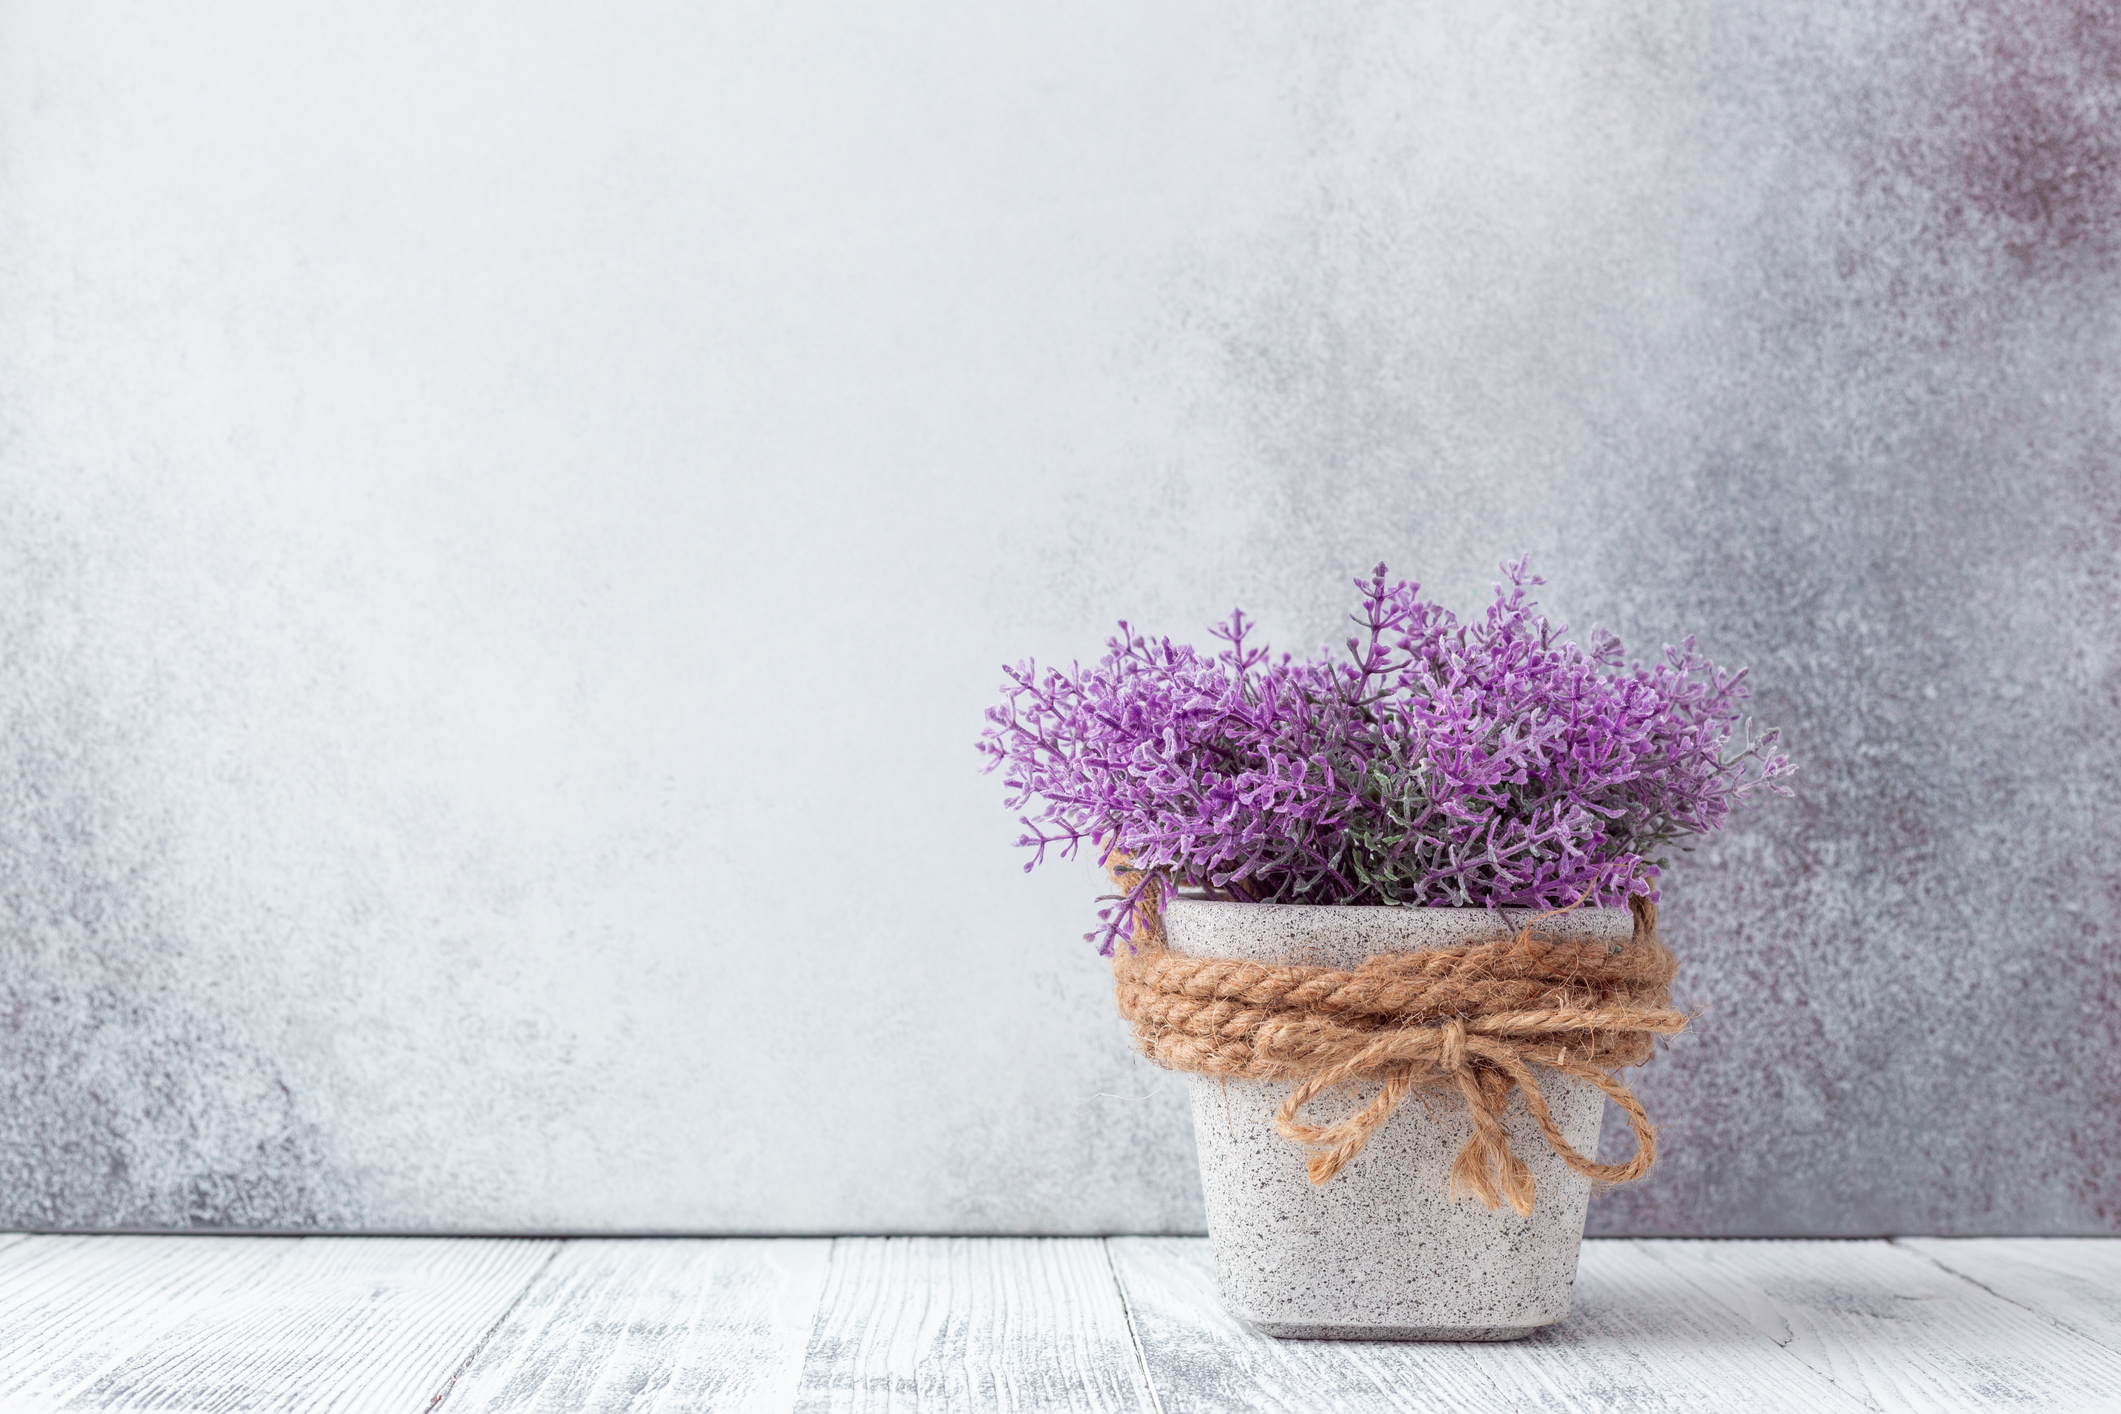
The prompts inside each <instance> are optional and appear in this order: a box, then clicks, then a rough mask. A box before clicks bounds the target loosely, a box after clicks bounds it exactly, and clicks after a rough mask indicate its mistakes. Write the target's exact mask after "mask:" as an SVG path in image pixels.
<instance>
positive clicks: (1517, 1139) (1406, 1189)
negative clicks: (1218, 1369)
mask: <svg viewBox="0 0 2121 1414" xmlns="http://www.w3.org/2000/svg"><path fill="white" fill-rule="evenodd" d="M1534 916H1535V915H1534V914H1533V913H1532V912H1531V911H1530V910H1516V909H1510V910H1502V911H1500V912H1491V911H1489V910H1486V909H1479V908H1384V907H1337V906H1318V905H1303V904H1253V903H1222V902H1209V901H1205V900H1200V899H1188V898H1176V899H1172V900H1170V901H1169V902H1168V903H1166V904H1165V906H1164V912H1163V927H1164V932H1165V936H1166V938H1167V940H1168V945H1169V947H1170V949H1171V951H1172V952H1174V953H1178V954H1182V955H1185V956H1191V957H1222V958H1235V959H1239V960H1242V961H1247V962H1259V963H1268V964H1283V963H1298V964H1307V965H1311V966H1323V967H1331V968H1336V969H1344V970H1349V971H1352V970H1353V969H1355V968H1356V967H1358V966H1360V965H1361V963H1362V962H1363V961H1364V959H1366V958H1369V957H1373V956H1376V955H1379V954H1382V953H1404V952H1422V951H1427V950H1430V949H1433V948H1440V947H1451V946H1457V945H1462V944H1468V943H1477V942H1486V941H1489V940H1492V939H1496V938H1503V937H1508V936H1509V935H1511V934H1512V933H1514V932H1515V931H1516V930H1518V929H1519V928H1522V927H1524V926H1525V924H1526V923H1527V922H1528V921H1530V920H1531V919H1532V918H1533V917H1534ZM1546 927H1548V928H1552V929H1554V930H1555V931H1557V932H1562V931H1565V932H1566V933H1567V934H1568V935H1569V936H1571V937H1576V938H1587V939H1591V938H1595V939H1607V938H1610V939H1612V940H1614V941H1616V942H1624V941H1625V940H1627V939H1628V938H1629V937H1630V935H1631V934H1632V933H1633V930H1634V927H1635V920H1634V918H1633V915H1631V914H1630V913H1629V911H1628V910H1627V909H1625V908H1578V909H1574V910H1572V911H1570V912H1569V913H1568V915H1567V917H1566V923H1565V924H1564V923H1562V922H1560V921H1559V920H1556V921H1552V922H1549V923H1548V924H1547V925H1546ZM1542 931H1544V930H1542ZM1534 1073H1535V1075H1536V1076H1537V1078H1538V1080H1539V1085H1540V1090H1541V1092H1542V1093H1543V1094H1544V1095H1545V1097H1546V1101H1547V1105H1548V1107H1549V1109H1550V1110H1551V1112H1552V1114H1553V1118H1554V1120H1555V1122H1556V1123H1557V1124H1558V1126H1559V1127H1560V1129H1561V1131H1562V1133H1563V1134H1564V1135H1565V1136H1566V1137H1567V1139H1568V1141H1569V1143H1570V1145H1572V1146H1573V1147H1574V1148H1575V1149H1576V1150H1577V1151H1578V1152H1579V1153H1582V1154H1590V1153H1592V1152H1594V1151H1595V1149H1596V1147H1597V1143H1598V1130H1599V1123H1600V1120H1601V1119H1602V1118H1603V1115H1604V1106H1605V1096H1604V1095H1603V1094H1602V1093H1601V1092H1600V1091H1599V1090H1598V1089H1597V1087H1595V1086H1594V1085H1592V1084H1590V1083H1588V1082H1587V1081H1584V1080H1580V1079H1577V1078H1576V1077H1573V1076H1569V1075H1563V1074H1560V1073H1558V1072H1555V1071H1553V1070H1550V1069H1547V1068H1545V1067H1538V1066H1535V1067H1534ZM1188 1079H1189V1080H1190V1082H1191V1084H1192V1091H1193V1132H1194V1137H1195V1139H1196V1140H1197V1141H1198V1144H1199V1149H1200V1170H1201V1189H1202V1192H1203V1195H1204V1196H1205V1198H1206V1200H1207V1210H1208V1232H1209V1235H1210V1237H1211V1238H1212V1239H1213V1242H1214V1246H1215V1269H1216V1276H1217V1280H1218V1282H1219V1284H1220V1286H1221V1289H1222V1298H1223V1302H1224V1304H1225V1305H1226V1306H1228V1307H1229V1309H1230V1311H1231V1313H1232V1314H1234V1315H1236V1316H1238V1317H1239V1318H1240V1319H1242V1320H1244V1321H1246V1322H1248V1323H1249V1324H1251V1325H1252V1326H1253V1327H1254V1328H1255V1329H1257V1330H1259V1331H1261V1332H1263V1333H1264V1334H1267V1335H1272V1336H1282V1337H1290V1338H1303V1339H1361V1340H1511V1339H1515V1338H1517V1337H1519V1336H1524V1335H1528V1334H1530V1333H1531V1332H1532V1331H1534V1330H1537V1329H1538V1328H1539V1327H1541V1326H1545V1325H1551V1324H1553V1323H1554V1322H1556V1321H1559V1320H1562V1319H1563V1318H1565V1317H1566V1316H1567V1315H1568V1314H1569V1297H1570V1293H1571V1290H1572V1288H1573V1287H1574V1285H1575V1281H1576V1255H1577V1251H1578V1249H1579V1247H1580V1246H1581V1245H1582V1241H1583V1223H1584V1213H1585V1209H1586V1207H1587V1205H1588V1203H1589V1200H1590V1180H1588V1179H1587V1178H1585V1177H1583V1176H1582V1175H1580V1174H1578V1173H1576V1172H1575V1171H1574V1170H1572V1169H1571V1168H1569V1167H1568V1165H1567V1164H1565V1163H1564V1162H1562V1160H1561V1159H1560V1158H1558V1157H1557V1156H1556V1155H1555V1154H1554V1153H1553V1151H1552V1150H1551V1148H1550V1147H1549V1145H1548V1144H1547V1142H1546V1140H1545V1138H1544V1137H1543V1136H1542V1135H1541V1133H1540V1130H1539V1127H1538V1124H1537V1123H1536V1121H1535V1120H1534V1119H1533V1117H1532V1115H1531V1113H1530V1112H1529V1110H1528V1109H1527V1108H1526V1105H1525V1100H1524V1096H1523V1094H1522V1093H1516V1094H1513V1095H1512V1096H1511V1098H1510V1102H1509V1108H1508V1110H1507V1112H1506V1114H1505V1116H1504V1127H1505V1129H1506V1130H1507V1133H1508V1136H1509V1146H1510V1149H1511V1151H1512V1152H1513V1153H1515V1154H1516V1155H1518V1156H1519V1157H1520V1158H1522V1159H1523V1160H1524V1161H1525V1162H1526V1164H1527V1165H1529V1167H1530V1169H1531V1173H1532V1177H1533V1183H1534V1193H1535V1197H1534V1201H1533V1204H1532V1212H1531V1214H1530V1215H1529V1216H1523V1217H1520V1216H1519V1215H1518V1214H1517V1213H1515V1212H1513V1211H1512V1210H1511V1209H1510V1207H1509V1206H1508V1205H1507V1204H1505V1205H1504V1206H1502V1207H1500V1208H1498V1209H1494V1210H1490V1209H1489V1208H1487V1207H1484V1206H1483V1205H1482V1204H1481V1203H1480V1202H1479V1201H1477V1200H1476V1199H1474V1198H1471V1197H1465V1198H1460V1199H1457V1200H1454V1199H1453V1198H1452V1197H1451V1193H1450V1174H1451V1169H1452V1163H1453V1160H1454V1158H1455V1157H1456V1156H1457V1154H1458V1152H1459V1150H1460V1148H1461V1146H1463V1145H1464V1144H1465V1143H1466V1141H1467V1140H1468V1138H1470V1137H1471V1135H1472V1133H1473V1127H1472V1121H1471V1118H1470V1117H1469V1115H1468V1113H1467V1111H1466V1107H1465V1102H1464V1101H1463V1100H1462V1099H1460V1098H1459V1096H1458V1095H1457V1094H1456V1093H1453V1092H1451V1091H1449V1090H1448V1089H1441V1090H1427V1091H1421V1092H1417V1094H1416V1095H1414V1096H1413V1097H1410V1098H1409V1099H1407V1100H1406V1101H1405V1102H1404V1103H1402V1104H1401V1105H1400V1106H1399V1108H1398V1109H1397V1110H1395V1111H1394V1112H1393V1113H1392V1115H1391V1118H1390V1119H1389V1120H1388V1121H1386V1123H1385V1125H1384V1127H1383V1128H1382V1129H1380V1130H1378V1131H1377V1132H1376V1133H1375V1134H1374V1135H1373V1136H1372V1137H1371V1139H1370V1141H1369V1143H1368V1144H1367V1146H1366V1147H1364V1148H1363V1149H1362V1151H1361V1152H1360V1153H1359V1154H1357V1155H1356V1156H1355V1158H1354V1160H1353V1161H1352V1162H1350V1163H1349V1164H1348V1165H1347V1167H1346V1168H1344V1169H1343V1170H1342V1171H1341V1172H1340V1173H1338V1174H1337V1175H1335V1176H1334V1177H1333V1178H1331V1179H1329V1180H1328V1181H1327V1182H1326V1183H1324V1184H1323V1185H1319V1186H1313V1185H1312V1184H1311V1182H1310V1181H1309V1179H1308V1177H1307V1174H1306V1169H1305V1164H1306V1159H1307V1155H1306V1153H1305V1151H1304V1149H1303V1148H1302V1147H1301V1146H1299V1145H1297V1144H1295V1143H1292V1142H1291V1141H1290V1140H1288V1139H1286V1138H1284V1137H1283V1136H1282V1135H1281V1133H1279V1132H1278V1131H1277V1130H1276V1128H1275V1124H1274V1116H1275V1111H1276V1110H1277V1109H1278V1108H1279V1107H1280V1106H1281V1104H1282V1102H1283V1101H1284V1100H1285V1099H1286V1098H1287V1097H1288V1096H1289V1094H1290V1092H1291V1090H1292V1089H1293V1088H1294V1085H1293V1082H1288V1081H1257V1080H1242V1079H1227V1080H1226V1079H1222V1078H1219V1077H1216V1076H1212V1075H1201V1074H1195V1075H1192V1076H1189V1077H1188ZM1352 1088H1353V1089H1355V1090H1356V1091H1357V1092H1358V1093H1356V1094H1352V1095H1345V1094H1343V1095H1325V1096H1321V1097H1319V1098H1318V1099H1317V1100H1315V1101H1313V1102H1312V1104H1311V1105H1310V1106H1309V1107H1308V1109H1307V1111H1306V1113H1307V1114H1309V1115H1311V1116H1314V1117H1315V1121H1314V1122H1330V1121H1331V1120H1333V1119H1337V1118H1340V1117H1342V1116H1344V1115H1345V1114H1349V1113H1352V1112H1353V1111H1354V1109H1355V1108H1356V1107H1357V1106H1359V1105H1360V1104H1361V1103H1363V1102H1364V1101H1365V1100H1367V1099H1368V1098H1369V1096H1370V1095H1372V1094H1374V1093H1375V1092H1376V1086H1375V1085H1374V1084H1372V1085H1358V1086H1355V1087H1352Z"/></svg>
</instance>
